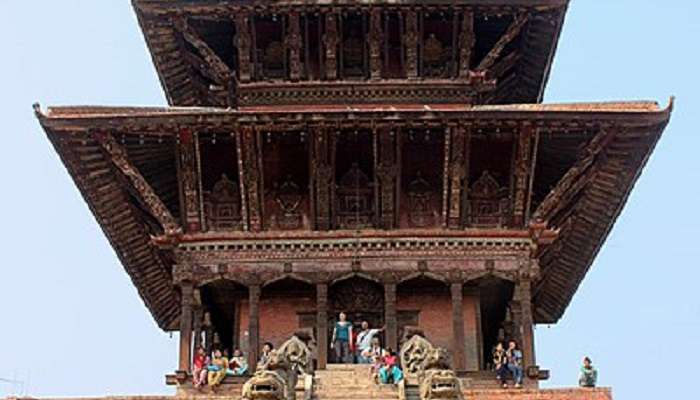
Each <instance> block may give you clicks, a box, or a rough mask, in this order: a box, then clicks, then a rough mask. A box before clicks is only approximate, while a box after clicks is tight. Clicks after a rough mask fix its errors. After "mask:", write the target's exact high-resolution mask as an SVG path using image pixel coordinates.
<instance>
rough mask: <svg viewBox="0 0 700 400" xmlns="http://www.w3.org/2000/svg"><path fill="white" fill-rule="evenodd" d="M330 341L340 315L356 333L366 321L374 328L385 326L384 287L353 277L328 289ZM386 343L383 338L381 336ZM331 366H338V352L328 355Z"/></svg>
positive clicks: (331, 352) (381, 337)
mask: <svg viewBox="0 0 700 400" xmlns="http://www.w3.org/2000/svg"><path fill="white" fill-rule="evenodd" d="M328 292H329V306H330V307H329V315H328V319H329V321H328V340H329V342H330V340H331V338H332V337H333V328H334V327H335V323H336V322H337V321H338V314H340V312H344V313H345V314H346V315H347V319H348V321H350V322H352V324H353V330H354V331H355V332H359V329H360V324H361V323H362V321H367V322H368V323H369V325H370V327H371V328H381V327H382V326H383V325H384V288H383V287H382V285H380V284H378V283H376V282H374V281H371V280H369V279H365V278H362V277H358V276H354V277H351V278H348V279H343V280H341V281H338V282H336V283H334V284H333V285H331V286H330V288H329V291H328ZM380 339H381V340H382V342H384V338H383V336H380ZM328 362H330V363H336V362H339V361H338V360H336V356H335V352H334V351H333V350H330V351H329V352H328Z"/></svg>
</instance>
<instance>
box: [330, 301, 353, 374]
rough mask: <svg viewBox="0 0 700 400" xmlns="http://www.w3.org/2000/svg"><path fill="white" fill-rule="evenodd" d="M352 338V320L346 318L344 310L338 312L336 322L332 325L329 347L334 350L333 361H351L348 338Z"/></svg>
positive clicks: (344, 362)
mask: <svg viewBox="0 0 700 400" xmlns="http://www.w3.org/2000/svg"><path fill="white" fill-rule="evenodd" d="M351 339H352V322H350V321H348V320H347V315H346V314H345V313H344V312H341V313H340V314H338V322H336V323H335V326H334V327H333V336H332V337H331V348H332V349H334V350H335V361H336V362H339V363H342V364H349V363H352V353H351V352H350V340H351Z"/></svg>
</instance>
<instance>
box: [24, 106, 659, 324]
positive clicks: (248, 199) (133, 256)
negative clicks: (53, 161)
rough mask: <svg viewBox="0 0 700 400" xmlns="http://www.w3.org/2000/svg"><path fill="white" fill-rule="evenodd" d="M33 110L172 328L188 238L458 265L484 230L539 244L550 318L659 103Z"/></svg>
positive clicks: (256, 250) (538, 304) (605, 226)
mask: <svg viewBox="0 0 700 400" xmlns="http://www.w3.org/2000/svg"><path fill="white" fill-rule="evenodd" d="M36 111H37V116H38V118H39V120H40V122H41V124H42V126H43V128H44V130H45V131H46V133H47V135H48V137H49V139H50V140H51V142H52V143H53V145H54V147H55V149H56V151H57V152H58V154H59V156H60V157H61V159H62V161H63V162H64V164H65V166H66V167H67V169H68V171H69V173H70V174H71V176H72V177H73V179H74V180H75V182H76V184H77V186H78V187H79V189H80V191H81V193H82V194H83V197H84V198H85V200H86V202H87V203H88V205H89V206H90V208H91V210H92V212H93V214H94V215H95V217H96V218H97V220H98V222H99V223H100V225H101V227H102V229H103V230H104V232H105V234H106V235H107V237H108V239H109V240H110V243H111V244H112V246H113V247H114V249H115V251H116V252H117V255H118V256H119V258H120V260H121V262H122V264H123V265H124V267H125V268H126V270H127V272H128V273H129V274H130V276H131V278H132V280H133V281H134V283H135V285H136V287H137V288H138V290H139V293H140V294H141V296H142V298H143V299H144V301H145V303H146V305H147V306H148V308H149V309H150V311H151V312H152V314H153V315H154V318H155V319H156V321H157V322H158V324H159V325H160V326H161V327H162V328H164V329H169V328H171V327H173V326H176V325H175V324H176V323H177V319H178V313H179V306H178V304H179V294H178V291H177V288H176V284H175V282H174V279H173V266H174V264H175V263H176V261H175V260H176V259H177V258H178V256H179V255H181V254H185V253H187V252H188V251H190V252H191V251H193V249H194V250H196V251H200V250H207V251H208V250H213V251H214V252H216V251H221V254H226V255H227V257H228V258H227V259H226V260H224V261H222V262H236V263H247V264H250V265H255V264H256V263H265V262H268V263H270V262H276V263H281V264H280V265H283V266H284V268H283V269H287V265H289V268H294V265H295V264H294V263H298V262H300V258H299V257H298V256H299V255H300V254H302V253H303V257H301V256H300V257H301V258H302V259H303V260H304V262H307V263H308V262H309V261H314V260H317V261H318V262H319V265H320V264H323V263H325V262H327V261H328V260H329V259H331V258H337V259H338V260H339V261H341V262H342V261H343V260H345V261H347V260H351V261H353V262H359V264H362V262H363V260H365V261H367V262H369V261H370V260H372V262H373V263H375V264H376V260H381V259H387V260H389V259H393V258H400V257H404V258H406V257H408V258H411V259H413V260H419V261H420V260H424V262H426V263H432V262H437V261H436V260H443V261H444V260H450V259H452V260H463V261H464V268H465V269H466V268H468V265H469V260H470V259H474V258H479V259H481V260H482V261H483V260H484V259H489V258H490V257H491V256H493V258H498V256H500V255H503V254H504V253H503V249H504V248H503V247H498V245H493V246H492V244H493V243H496V242H499V241H503V240H505V239H504V238H506V239H507V240H506V242H508V241H511V242H513V241H515V242H513V243H516V242H517V243H520V242H519V241H523V240H524V241H525V242H528V243H530V244H532V245H541V246H539V247H537V246H535V250H533V251H531V252H530V253H527V251H529V250H527V249H528V246H525V248H524V249H525V250H524V251H525V253H526V254H530V256H531V257H534V258H537V259H538V261H539V268H540V274H539V275H538V278H537V281H536V283H535V285H534V286H533V288H534V290H533V296H534V297H533V303H534V316H535V320H536V322H538V323H551V322H555V321H556V320H558V319H559V318H560V317H561V315H562V314H563V312H564V310H565V309H566V307H567V305H568V303H569V302H570V300H571V298H572V296H573V294H574V292H575V291H576V288H577V287H578V285H579V284H580V282H581V281H582V279H583V277H584V275H585V273H586V271H587V270H588V268H589V267H590V265H591V264H592V262H593V260H594V258H595V256H596V254H597V252H598V250H599V249H600V247H601V245H602V244H603V243H604V241H605V238H606V236H607V234H608V232H609V231H610V229H611V227H612V225H613V223H614V221H615V220H616V218H617V216H618V215H619V213H620V211H621V209H622V207H623V205H624V203H625V201H626V199H627V196H628V195H629V193H630V190H631V188H632V186H633V185H634V183H635V181H636V179H637V178H638V176H639V174H640V172H641V169H642V167H643V166H644V164H645V162H646V160H647V159H648V157H649V155H650V154H651V152H652V150H653V148H654V146H655V144H656V142H657V140H658V139H659V137H660V135H661V133H662V131H663V129H664V127H665V126H666V124H667V123H668V120H669V118H670V113H671V107H670V106H669V107H668V108H665V109H661V108H660V107H659V106H658V105H657V104H656V103H653V102H634V103H632V102H620V103H585V104H555V105H542V104H525V105H507V106H465V105H460V104H431V105H424V104H408V105H406V104H404V105H363V106H333V105H318V106H283V107H273V106H259V107H241V108H238V109H218V108H134V107H57V108H49V110H48V111H47V112H46V113H43V112H42V111H41V110H40V109H39V108H38V107H37V108H36ZM540 234H542V235H544V237H546V240H545V239H542V238H541V237H540ZM523 235H524V236H523ZM489 238H494V239H493V240H490V239H489ZM488 243H491V245H488ZM499 243H500V242H499ZM511 244H512V243H511ZM193 246H194V247H193ZM266 246H267V247H266ZM280 246H281V247H280ZM363 246H364V247H363ZM268 247H269V248H268ZM350 247H352V249H350ZM328 249H331V250H332V249H336V250H337V251H336V250H333V251H327V250H328ZM521 250H522V249H521ZM348 252H350V253H348ZM345 253H348V254H345ZM394 253H396V254H394ZM343 254H345V255H343ZM232 255H233V258H234V259H230V257H232ZM236 255H240V257H239V259H235V258H236ZM245 257H248V258H245ZM224 258H226V257H224ZM222 260H223V258H222ZM443 261H440V262H443ZM373 265H374V264H373ZM436 265H437V264H436ZM387 268H391V265H390V263H389V264H387ZM450 268H457V269H459V268H460V266H459V263H450Z"/></svg>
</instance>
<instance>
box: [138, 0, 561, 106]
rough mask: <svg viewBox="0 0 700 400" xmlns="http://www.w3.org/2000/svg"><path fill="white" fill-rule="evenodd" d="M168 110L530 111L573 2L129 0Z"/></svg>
mask: <svg viewBox="0 0 700 400" xmlns="http://www.w3.org/2000/svg"><path fill="white" fill-rule="evenodd" d="M133 4H134V8H135V10H136V13H137V16H138V19H139V23H140V25H141V28H142V30H143V32H144V35H145V37H146V41H147V43H148V46H149V49H150V51H151V53H152V56H153V61H154V64H155V66H156V69H157V70H158V75H159V77H160V79H161V83H162V85H163V88H164V89H165V92H166V96H167V98H168V102H169V103H170V104H171V105H175V106H224V107H225V106H239V105H244V106H245V105H247V106H253V105H278V104H347V103H364V102H369V103H374V104H377V103H391V104H402V103H468V104H505V103H534V102H540V101H541V100H542V94H543V91H544V87H545V84H546V81H547V77H548V74H549V70H550V67H551V63H552V58H553V55H554V51H555V48H556V44H557V41H558V37H559V33H560V31H561V27H562V23H563V20H564V15H565V13H566V9H567V5H568V0H528V1H525V0H428V1H409V0H372V1H370V0H355V1H349V0H320V1H312V0H276V1H257V0H247V1H246V0H218V1H205V0H202V1H194V0H133Z"/></svg>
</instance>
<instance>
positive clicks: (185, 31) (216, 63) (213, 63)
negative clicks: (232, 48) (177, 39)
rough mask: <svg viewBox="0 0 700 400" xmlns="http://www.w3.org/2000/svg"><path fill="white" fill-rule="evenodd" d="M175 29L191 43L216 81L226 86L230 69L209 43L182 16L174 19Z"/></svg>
mask: <svg viewBox="0 0 700 400" xmlns="http://www.w3.org/2000/svg"><path fill="white" fill-rule="evenodd" d="M174 25H175V29H176V30H177V31H178V32H179V33H180V34H181V35H182V37H183V38H184V39H185V40H186V41H187V42H188V43H189V44H191V45H192V47H194V48H195V49H197V51H198V52H199V55H200V56H201V57H202V59H203V60H204V61H205V62H206V63H207V65H208V66H209V68H210V69H211V71H212V74H213V75H214V76H215V77H216V81H217V83H218V84H220V85H221V86H224V87H225V86H227V85H228V82H229V80H230V77H231V69H230V68H229V67H228V65H226V63H225V62H223V60H221V58H220V57H219V56H218V55H217V54H216V53H215V52H214V50H212V49H211V47H209V45H208V44H207V43H206V42H205V41H204V40H202V38H200V37H199V35H198V34H197V32H195V31H194V30H193V29H192V28H191V27H190V26H189V25H188V23H187V20H186V19H184V18H181V19H176V20H175V22H174Z"/></svg>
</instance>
